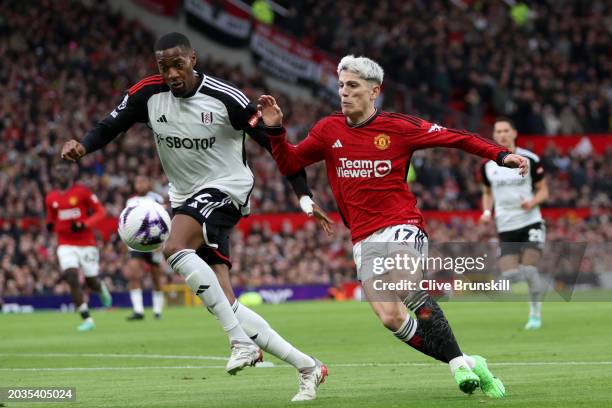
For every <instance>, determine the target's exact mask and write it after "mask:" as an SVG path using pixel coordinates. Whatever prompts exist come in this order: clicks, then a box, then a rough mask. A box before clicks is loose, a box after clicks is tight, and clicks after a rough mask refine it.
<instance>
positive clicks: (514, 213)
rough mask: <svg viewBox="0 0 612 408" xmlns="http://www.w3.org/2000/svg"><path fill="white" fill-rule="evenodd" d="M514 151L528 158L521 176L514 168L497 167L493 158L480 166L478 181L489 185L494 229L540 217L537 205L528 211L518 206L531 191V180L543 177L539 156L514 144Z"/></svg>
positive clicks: (514, 226)
mask: <svg viewBox="0 0 612 408" xmlns="http://www.w3.org/2000/svg"><path fill="white" fill-rule="evenodd" d="M515 153H516V154H518V155H521V156H523V157H525V158H527V159H528V160H529V172H528V173H527V175H526V176H525V177H522V176H521V175H520V174H519V173H518V170H516V169H510V168H507V167H500V166H498V165H497V163H495V162H494V161H488V162H486V163H485V164H483V166H482V181H483V183H484V184H485V185H486V186H489V187H491V191H492V193H493V203H494V207H495V224H496V225H497V231H498V232H507V231H513V230H517V229H520V228H523V227H526V226H528V225H531V224H535V223H536V222H540V221H542V213H541V212H540V208H539V207H534V208H532V209H531V210H529V211H525V210H523V209H522V208H521V202H523V201H525V200H530V199H532V198H533V195H534V184H535V183H537V182H538V181H540V180H542V178H544V174H545V173H544V167H543V166H542V163H541V162H540V158H539V157H538V156H537V155H536V154H535V153H532V152H530V151H529V150H526V149H522V148H520V147H517V149H516V152H515Z"/></svg>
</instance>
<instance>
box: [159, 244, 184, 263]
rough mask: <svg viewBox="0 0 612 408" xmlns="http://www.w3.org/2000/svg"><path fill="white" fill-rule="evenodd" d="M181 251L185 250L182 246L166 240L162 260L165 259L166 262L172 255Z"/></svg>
mask: <svg viewBox="0 0 612 408" xmlns="http://www.w3.org/2000/svg"><path fill="white" fill-rule="evenodd" d="M183 249H185V246H184V245H181V244H180V243H178V242H176V241H170V240H168V241H167V242H166V245H164V249H163V253H164V258H166V260H167V259H168V258H170V257H171V256H172V255H174V254H176V253H177V252H179V251H181V250H183Z"/></svg>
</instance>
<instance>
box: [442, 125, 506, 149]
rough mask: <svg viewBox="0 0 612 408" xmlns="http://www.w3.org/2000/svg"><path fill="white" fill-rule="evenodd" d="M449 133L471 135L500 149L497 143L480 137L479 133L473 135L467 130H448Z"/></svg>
mask: <svg viewBox="0 0 612 408" xmlns="http://www.w3.org/2000/svg"><path fill="white" fill-rule="evenodd" d="M448 133H455V134H458V135H471V136H474V137H476V138H478V139H480V140H481V141H483V142H485V143H487V144H489V145H491V146H495V147H498V145H497V143H495V142H494V141H493V140H491V139H487V138H486V137H483V136H481V135H479V134H478V133H472V132H468V131H467V130H457V129H448Z"/></svg>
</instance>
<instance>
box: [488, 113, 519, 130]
mask: <svg viewBox="0 0 612 408" xmlns="http://www.w3.org/2000/svg"><path fill="white" fill-rule="evenodd" d="M498 122H507V123H508V124H510V127H511V128H512V129H514V130H516V126H514V121H513V120H512V119H510V118H509V117H507V116H500V117H498V118H495V122H493V126H495V124H496V123H498Z"/></svg>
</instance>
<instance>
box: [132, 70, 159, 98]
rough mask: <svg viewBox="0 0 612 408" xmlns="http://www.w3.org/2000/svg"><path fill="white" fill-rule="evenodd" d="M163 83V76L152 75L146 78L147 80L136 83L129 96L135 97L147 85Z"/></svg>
mask: <svg viewBox="0 0 612 408" xmlns="http://www.w3.org/2000/svg"><path fill="white" fill-rule="evenodd" d="M163 82H164V79H163V78H162V77H161V75H152V76H150V77H146V78H145V79H143V80H142V81H140V82H138V83H136V84H135V85H133V86H132V87H131V88H130V89H128V94H129V95H133V94H134V93H136V92H138V91H139V90H141V89H142V88H143V87H145V86H147V85H152V84H162V83H163Z"/></svg>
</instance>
